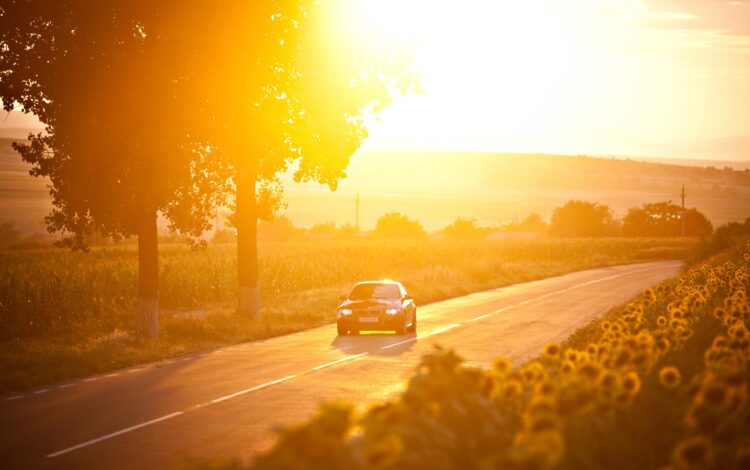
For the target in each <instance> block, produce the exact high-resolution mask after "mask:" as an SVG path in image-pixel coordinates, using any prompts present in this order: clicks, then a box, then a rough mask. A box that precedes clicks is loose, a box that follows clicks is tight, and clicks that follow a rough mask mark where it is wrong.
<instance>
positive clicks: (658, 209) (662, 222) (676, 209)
mask: <svg viewBox="0 0 750 470" xmlns="http://www.w3.org/2000/svg"><path fill="white" fill-rule="evenodd" d="M682 219H683V214H682V208H681V207H680V206H678V205H676V204H672V201H666V202H655V203H650V204H643V205H642V206H641V207H633V208H631V209H628V213H627V214H626V215H625V218H624V219H623V221H622V233H623V235H625V236H631V237H633V236H635V237H677V236H680V235H681V234H682ZM684 220H685V224H684V225H685V233H684V234H685V235H686V236H689V237H703V236H707V235H710V234H711V232H712V231H713V226H712V225H711V222H710V221H709V220H708V218H706V216H705V215H703V214H702V213H700V212H699V211H698V210H697V209H695V208H693V209H686V210H685V214H684Z"/></svg>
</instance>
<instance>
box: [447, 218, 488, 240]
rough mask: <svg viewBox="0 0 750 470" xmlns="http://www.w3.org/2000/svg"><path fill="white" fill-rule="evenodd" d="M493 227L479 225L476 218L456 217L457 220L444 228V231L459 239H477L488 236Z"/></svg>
mask: <svg viewBox="0 0 750 470" xmlns="http://www.w3.org/2000/svg"><path fill="white" fill-rule="evenodd" d="M491 230H492V229H489V228H484V227H477V220H476V219H465V218H463V217H456V220H455V221H454V222H453V223H452V224H450V225H448V226H447V227H445V228H444V229H443V233H444V234H446V235H448V236H449V237H452V238H457V239H459V240H476V239H478V238H484V237H486V236H487V235H488V234H489V233H490V232H491Z"/></svg>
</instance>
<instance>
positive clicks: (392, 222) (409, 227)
mask: <svg viewBox="0 0 750 470" xmlns="http://www.w3.org/2000/svg"><path fill="white" fill-rule="evenodd" d="M375 235H376V236H379V237H383V238H425V237H426V236H427V235H426V233H425V231H424V228H423V227H422V224H420V223H419V221H418V220H412V219H410V218H409V217H407V216H406V215H404V214H401V213H399V212H396V211H393V212H389V213H387V214H383V215H382V216H380V218H379V219H378V222H377V224H376V226H375Z"/></svg>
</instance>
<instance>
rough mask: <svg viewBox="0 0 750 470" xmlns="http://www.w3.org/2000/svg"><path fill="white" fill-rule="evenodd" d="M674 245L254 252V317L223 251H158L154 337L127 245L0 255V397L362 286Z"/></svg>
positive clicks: (278, 248) (278, 327)
mask: <svg viewBox="0 0 750 470" xmlns="http://www.w3.org/2000/svg"><path fill="white" fill-rule="evenodd" d="M692 243H693V241H692V240H679V239H658V240H656V239H596V240H534V241H520V240H506V241H483V242H473V243H466V242H462V241H452V240H427V241H412V242H404V241H376V240H360V241H336V242H334V241H314V242H309V241H308V242H286V243H263V244H261V246H260V276H261V297H262V301H263V305H264V310H263V318H262V319H261V320H260V321H252V320H249V319H246V318H239V317H237V316H236V315H234V314H233V313H232V309H233V308H234V305H235V296H236V257H235V249H234V246H232V245H224V246H213V247H209V248H208V249H206V250H200V251H195V250H191V249H189V248H187V247H185V246H178V245H166V246H164V247H163V248H162V250H161V304H162V308H163V309H164V312H163V315H162V337H161V339H159V340H158V341H143V340H139V339H137V338H134V336H133V335H132V331H133V329H134V325H135V318H134V312H135V295H136V274H137V265H136V253H135V250H134V248H133V247H132V246H129V247H109V248H98V249H94V250H93V251H92V252H91V253H89V254H84V253H72V252H69V251H65V250H60V249H44V250H36V251H6V252H1V253H0V335H2V336H1V337H0V392H2V391H7V390H10V389H20V388H25V387H29V386H32V385H35V384H40V383H46V382H51V381H55V380H62V379H64V378H68V377H75V376H81V375H86V374H91V373H95V372H102V371H105V370H111V369H116V368H119V367H125V366H128V365H131V364H135V363H141V362H146V361H152V360H157V359H161V358H164V357H169V356H174V355H178V354H183V353H186V352H188V351H194V350H198V349H206V348H211V347H215V346H219V345H223V344H228V343H235V342H241V341H248V340H252V339H258V338H263V337H269V336H275V335H280V334H284V333H289V332H292V331H297V330H300V329H304V328H310V327H314V326H318V325H321V324H326V323H331V322H333V321H334V319H335V306H336V304H337V297H338V295H339V294H342V293H344V292H346V291H347V289H348V288H350V287H351V285H352V284H353V283H354V282H356V281H358V280H362V279H382V278H391V279H398V280H400V281H402V282H404V284H405V285H406V287H407V289H409V290H410V292H411V293H412V294H413V295H414V297H415V299H416V301H417V302H418V303H419V304H425V303H428V302H433V301H436V300H440V299H445V298H449V297H455V296H459V295H463V294H468V293H470V292H475V291H479V290H483V289H488V288H492V287H498V286H503V285H508V284H512V283H516V282H523V281H528V280H532V279H539V278H544V277H549V276H553V275H558V274H562V273H566V272H571V271H576V270H580V269H586V268H592V267H597V266H606V265H614V264H622V263H629V262H637V261H643V260H650V259H664V258H672V259H674V258H679V257H681V256H682V255H684V254H685V251H686V249H687V248H689V247H690V246H691V245H692Z"/></svg>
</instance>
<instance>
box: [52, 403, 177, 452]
mask: <svg viewBox="0 0 750 470" xmlns="http://www.w3.org/2000/svg"><path fill="white" fill-rule="evenodd" d="M181 414H183V412H182V411H177V412H176V413H171V414H168V415H164V416H162V417H161V418H156V419H152V420H151V421H146V422H145V423H141V424H136V425H135V426H130V427H129V428H125V429H120V430H119V431H115V432H113V433H110V434H107V435H104V436H101V437H97V438H96V439H91V440H90V441H86V442H82V443H80V444H76V445H74V446H72V447H68V448H67V449H63V450H58V451H57V452H52V453H51V454H47V455H46V457H47V458H48V459H52V458H55V457H57V456H60V455H63V454H67V453H68V452H72V451H74V450H78V449H80V448H82V447H88V446H90V445H91V444H96V443H97V442H101V441H106V440H107V439H112V438H113V437H117V436H119V435H121V434H125V433H127V432H130V431H135V430H136V429H141V428H145V427H146V426H151V425H152V424H156V423H159V422H161V421H166V420H168V419H171V418H174V417H176V416H180V415H181Z"/></svg>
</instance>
